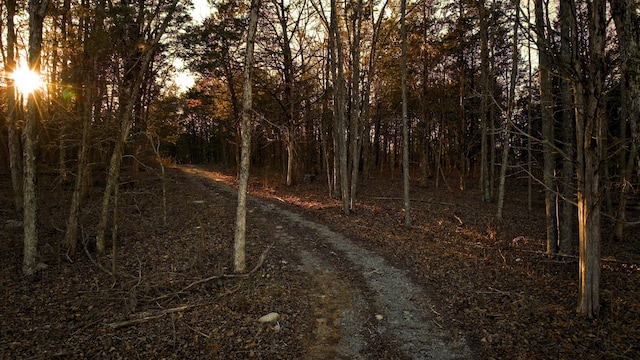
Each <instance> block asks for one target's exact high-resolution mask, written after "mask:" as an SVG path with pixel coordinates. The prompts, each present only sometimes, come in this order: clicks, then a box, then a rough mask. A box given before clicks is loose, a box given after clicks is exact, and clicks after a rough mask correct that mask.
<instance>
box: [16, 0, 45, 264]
mask: <svg viewBox="0 0 640 360" xmlns="http://www.w3.org/2000/svg"><path fill="white" fill-rule="evenodd" d="M48 5H49V1H48V0H42V1H37V0H30V1H29V54H28V61H29V69H31V70H32V71H34V72H36V73H37V74H40V53H41V50H42V25H43V24H42V23H43V20H44V16H45V14H46V12H47V6H48ZM28 96H29V98H28V100H27V119H26V120H27V121H26V125H25V128H24V175H23V176H24V177H23V191H24V213H23V214H24V215H23V219H22V221H23V225H24V260H23V263H22V272H23V273H24V274H25V275H33V274H34V273H35V272H37V271H38V269H39V268H40V267H41V266H40V265H39V264H38V263H37V250H38V196H37V191H38V190H37V183H36V173H37V169H36V147H37V146H38V134H37V127H38V122H39V120H40V117H41V113H40V111H41V110H42V107H43V106H44V104H43V102H42V93H41V90H39V89H38V90H35V91H34V92H32V93H31V94H29V95H28Z"/></svg>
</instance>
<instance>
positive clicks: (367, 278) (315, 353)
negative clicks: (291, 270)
mask: <svg viewBox="0 0 640 360" xmlns="http://www.w3.org/2000/svg"><path fill="white" fill-rule="evenodd" d="M183 170H184V171H185V172H187V173H190V174H193V175H197V176H198V177H193V179H194V181H198V182H202V181H210V182H211V183H213V184H215V187H216V189H218V190H219V191H220V192H223V193H226V194H227V195H229V196H235V194H236V190H235V189H233V188H231V187H229V186H227V185H225V184H223V183H220V182H217V181H215V180H213V179H211V178H210V176H207V172H206V171H205V170H202V169H198V168H194V167H184V168H183ZM248 199H249V203H248V205H249V207H250V208H251V211H252V212H255V213H257V214H258V215H261V217H262V218H263V219H264V221H268V222H271V223H273V225H274V228H275V237H276V238H277V241H278V243H277V244H276V245H275V246H281V247H286V248H288V251H291V252H293V253H295V254H296V255H297V256H298V257H299V258H300V260H301V263H302V265H301V270H304V271H305V272H307V273H308V274H309V275H310V277H311V278H312V279H313V281H312V284H309V286H310V287H312V288H313V292H312V293H313V294H314V296H313V298H314V303H313V304H312V307H313V313H314V316H315V327H314V331H313V336H314V341H313V342H312V345H311V346H310V347H309V348H308V354H307V355H308V356H307V358H308V359H370V358H375V357H377V356H379V355H380V353H381V352H383V353H385V354H386V357H387V358H398V359H468V358H472V357H473V356H472V353H471V350H470V349H469V346H468V344H467V342H466V340H465V339H464V338H463V337H462V336H459V335H457V334H458V333H457V332H456V331H455V330H454V329H452V328H451V327H450V325H451V324H444V323H442V322H443V320H442V316H441V315H440V314H439V313H438V312H437V311H436V310H435V309H434V307H433V306H432V305H431V301H430V299H429V294H428V292H427V291H426V290H425V289H423V288H421V287H419V286H417V285H416V284H415V283H413V282H412V280H411V279H410V276H409V275H408V274H407V273H406V272H405V271H403V270H400V269H398V268H395V267H393V266H391V265H390V264H389V263H388V261H387V260H385V259H384V258H383V257H381V256H380V255H378V254H376V253H374V252H372V251H370V250H367V249H364V248H362V247H359V246H358V245H356V244H355V243H353V242H352V241H350V240H349V239H347V238H345V237H344V236H342V235H341V234H339V233H336V232H334V231H332V230H331V229H329V228H328V227H327V226H325V225H323V224H319V223H316V222H314V221H311V220H308V219H305V218H303V217H302V216H300V214H298V213H295V212H292V211H290V210H287V209H285V208H283V207H281V206H278V205H276V204H273V203H271V202H268V201H266V200H260V199H256V198H254V197H249V198H248ZM302 234H304V236H303V235H302Z"/></svg>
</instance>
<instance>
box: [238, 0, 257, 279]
mask: <svg viewBox="0 0 640 360" xmlns="http://www.w3.org/2000/svg"><path fill="white" fill-rule="evenodd" d="M259 9H260V0H251V9H250V13H249V29H248V31H247V48H246V53H245V58H244V77H243V86H242V123H241V134H242V148H241V150H240V176H239V181H238V208H237V211H236V229H235V235H234V250H233V253H234V255H233V267H234V271H235V272H236V273H243V272H245V271H246V268H247V264H246V250H245V248H246V236H245V235H246V232H247V225H246V221H247V220H246V219H247V186H248V183H249V166H250V164H251V118H252V114H251V112H252V101H253V98H252V81H253V80H252V75H253V63H254V59H253V50H254V46H255V38H256V30H257V27H258V10H259Z"/></svg>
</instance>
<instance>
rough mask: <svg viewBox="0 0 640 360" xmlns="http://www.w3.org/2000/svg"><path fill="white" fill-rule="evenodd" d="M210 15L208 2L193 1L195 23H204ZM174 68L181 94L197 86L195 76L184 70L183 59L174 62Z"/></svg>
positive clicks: (201, 0)
mask: <svg viewBox="0 0 640 360" xmlns="http://www.w3.org/2000/svg"><path fill="white" fill-rule="evenodd" d="M209 14H211V6H209V1H208V0H193V11H192V12H191V17H192V18H193V21H194V22H195V23H202V21H203V20H204V19H206V18H207V17H209ZM173 66H174V67H175V69H176V74H175V76H174V78H173V82H175V83H176V85H178V87H179V88H180V91H181V92H185V91H187V90H188V89H189V88H190V87H192V86H193V85H194V84H195V80H196V79H195V75H194V74H193V73H191V72H190V71H189V70H187V69H185V68H184V62H183V61H182V60H181V59H176V60H174V61H173Z"/></svg>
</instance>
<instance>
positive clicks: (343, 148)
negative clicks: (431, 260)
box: [329, 0, 351, 215]
mask: <svg viewBox="0 0 640 360" xmlns="http://www.w3.org/2000/svg"><path fill="white" fill-rule="evenodd" d="M329 31H330V32H331V33H332V35H333V36H332V39H333V42H331V45H330V46H331V47H332V48H333V49H334V54H335V56H332V60H333V73H334V82H333V85H334V91H335V92H334V121H335V127H336V138H337V142H338V144H337V145H338V151H337V152H338V163H339V170H340V191H341V195H342V212H343V213H344V214H345V215H349V204H350V203H351V201H350V196H349V194H350V193H349V192H350V188H349V169H348V161H347V150H348V149H347V131H346V130H347V129H346V116H345V115H346V114H345V104H346V94H345V93H346V90H345V82H344V56H343V53H342V36H341V34H340V31H339V28H338V9H337V5H336V0H331V26H330V27H329Z"/></svg>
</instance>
